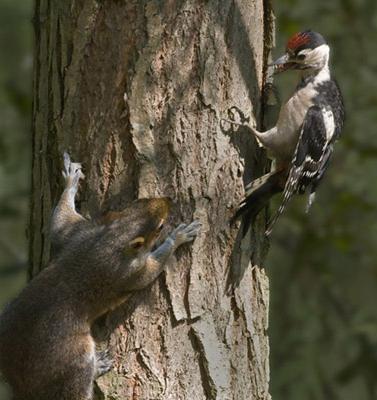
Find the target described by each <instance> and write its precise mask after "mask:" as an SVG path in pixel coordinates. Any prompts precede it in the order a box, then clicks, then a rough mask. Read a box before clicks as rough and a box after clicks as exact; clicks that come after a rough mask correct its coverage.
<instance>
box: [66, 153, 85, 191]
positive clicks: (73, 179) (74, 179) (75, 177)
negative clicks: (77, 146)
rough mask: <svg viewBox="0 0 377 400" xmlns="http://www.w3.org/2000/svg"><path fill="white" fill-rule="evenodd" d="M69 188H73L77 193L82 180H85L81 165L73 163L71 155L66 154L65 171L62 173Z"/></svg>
mask: <svg viewBox="0 0 377 400" xmlns="http://www.w3.org/2000/svg"><path fill="white" fill-rule="evenodd" d="M62 173H63V176H64V179H65V182H66V187H67V188H73V189H75V190H76V191H77V188H78V185H79V181H80V179H84V178H85V175H84V174H83V173H82V167H81V163H74V162H71V158H70V157H69V154H68V153H66V152H64V171H63V172H62Z"/></svg>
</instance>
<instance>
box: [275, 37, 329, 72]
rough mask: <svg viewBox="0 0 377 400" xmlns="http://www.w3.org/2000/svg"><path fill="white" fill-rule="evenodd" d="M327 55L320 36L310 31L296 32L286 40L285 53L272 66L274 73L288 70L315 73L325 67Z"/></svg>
mask: <svg viewBox="0 0 377 400" xmlns="http://www.w3.org/2000/svg"><path fill="white" fill-rule="evenodd" d="M329 53H330V48H329V46H328V45H327V44H326V41H325V39H324V38H323V36H322V35H321V34H319V33H317V32H312V31H310V30H308V31H303V32H298V33H296V34H295V35H293V36H292V37H291V38H290V39H289V40H288V43H287V46H286V53H285V54H284V55H283V56H282V57H280V58H279V59H277V60H276V61H275V62H274V63H273V65H274V67H275V72H276V73H277V72H283V71H286V70H288V69H296V70H312V71H317V70H321V69H322V68H323V67H325V66H327V64H328V61H329Z"/></svg>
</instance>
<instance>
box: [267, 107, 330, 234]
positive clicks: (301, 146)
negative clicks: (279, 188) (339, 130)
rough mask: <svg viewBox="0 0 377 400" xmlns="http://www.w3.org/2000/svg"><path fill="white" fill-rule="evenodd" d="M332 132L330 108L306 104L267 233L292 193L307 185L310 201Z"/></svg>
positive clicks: (326, 157)
mask: <svg viewBox="0 0 377 400" xmlns="http://www.w3.org/2000/svg"><path fill="white" fill-rule="evenodd" d="M334 133H335V121H334V115H333V113H332V111H331V109H330V108H326V107H324V106H322V107H320V106H312V107H310V108H309V110H308V112H307V114H306V116H305V119H304V122H303V124H302V127H301V132H300V136H299V140H298V143H297V146H296V150H295V153H294V156H293V159H292V163H291V168H290V170H289V174H288V179H287V182H286V184H285V188H284V191H283V200H282V203H281V205H280V207H279V209H278V210H277V212H276V214H275V215H274V216H273V218H272V219H271V220H270V222H269V224H268V228H267V231H266V234H267V235H269V234H270V233H271V231H272V228H273V226H274V224H275V222H276V221H277V219H278V218H279V216H280V215H281V214H282V212H283V211H284V209H285V207H286V205H287V204H288V202H289V200H290V199H291V198H292V196H293V195H294V194H295V193H297V192H299V193H304V192H305V191H306V189H307V188H308V187H309V186H310V191H311V194H310V197H309V203H308V205H309V206H310V204H311V203H312V201H313V199H314V192H315V189H316V187H317V186H318V183H319V181H320V180H321V179H322V177H323V175H324V173H325V171H326V168H327V166H328V162H329V159H330V157H331V154H332V151H333V142H334V140H335V135H334Z"/></svg>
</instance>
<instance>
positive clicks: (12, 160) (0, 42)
mask: <svg viewBox="0 0 377 400" xmlns="http://www.w3.org/2000/svg"><path fill="white" fill-rule="evenodd" d="M31 15H32V1H30V0H23V1H13V0H0V54H1V58H2V63H1V64H0V121H1V124H0V279H1V291H0V307H1V306H2V305H4V303H5V302H6V301H7V300H9V297H11V296H13V295H14V294H15V293H17V291H18V290H19V288H20V286H21V285H22V284H23V283H24V282H25V273H24V271H25V268H26V260H27V241H26V234H25V233H26V224H27V215H28V198H29V190H30V168H29V164H30V153H31V139H30V129H29V127H30V119H31V116H30V114H31V88H32V87H31V74H32V41H33V35H32V26H31Z"/></svg>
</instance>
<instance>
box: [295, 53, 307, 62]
mask: <svg viewBox="0 0 377 400" xmlns="http://www.w3.org/2000/svg"><path fill="white" fill-rule="evenodd" d="M305 58H306V55H305V54H298V55H297V60H300V61H303V60H305Z"/></svg>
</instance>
